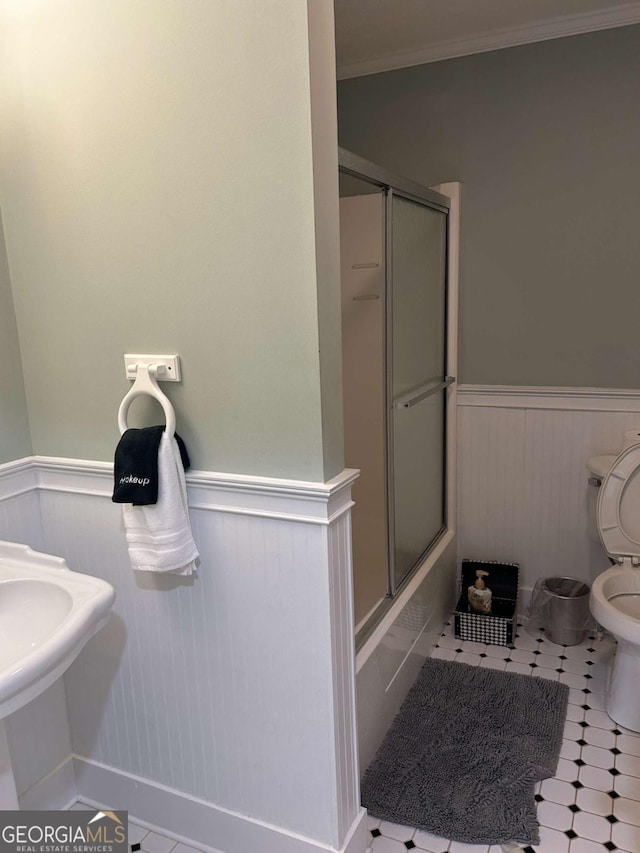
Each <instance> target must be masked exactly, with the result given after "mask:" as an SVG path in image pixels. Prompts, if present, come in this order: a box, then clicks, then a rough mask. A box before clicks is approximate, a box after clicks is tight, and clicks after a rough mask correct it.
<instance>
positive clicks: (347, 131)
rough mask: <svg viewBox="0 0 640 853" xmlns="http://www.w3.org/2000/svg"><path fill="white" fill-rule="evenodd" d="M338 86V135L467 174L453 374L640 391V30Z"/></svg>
mask: <svg viewBox="0 0 640 853" xmlns="http://www.w3.org/2000/svg"><path fill="white" fill-rule="evenodd" d="M338 93H339V98H338V116H339V133H340V144H341V145H343V146H344V147H346V148H349V149H351V150H352V151H354V152H356V153H358V154H360V155H362V156H364V157H366V158H368V159H370V160H373V161H376V162H379V163H380V164H382V165H384V166H386V167H388V168H389V169H391V170H393V171H395V172H396V173H399V174H402V175H406V176H407V177H410V178H414V179H416V180H418V181H420V182H422V183H423V184H426V185H432V184H436V183H439V182H441V181H462V182H463V184H464V186H463V201H462V249H461V251H462V280H461V286H460V302H461V304H460V331H461V334H460V379H461V380H462V381H463V382H469V383H481V384H484V383H487V384H514V385H566V386H602V387H633V388H638V387H640V334H639V332H638V330H639V328H640V240H639V239H638V224H639V223H640V108H639V103H640V102H639V93H640V27H637V26H634V27H624V28H620V29H613V30H607V31H605V32H600V33H592V34H589V35H582V36H578V37H574V38H566V39H559V40H555V41H547V42H542V43H539V44H532V45H526V46H523V47H517V48H512V49H509V50H501V51H495V52H493V53H485V54H480V55H476V56H469V57H464V58H461V59H454V60H449V61H446V62H439V63H434V64H430V65H423V66H419V67H415V68H409V69H404V70H400V71H392V72H388V73H385V74H378V75H374V76H370V77H362V78H358V79H353V80H347V81H344V82H342V83H340V84H339V87H338Z"/></svg>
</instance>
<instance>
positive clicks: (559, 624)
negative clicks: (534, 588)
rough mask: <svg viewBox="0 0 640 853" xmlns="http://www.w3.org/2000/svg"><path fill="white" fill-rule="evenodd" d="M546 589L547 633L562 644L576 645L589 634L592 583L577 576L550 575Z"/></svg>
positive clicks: (545, 582) (550, 637) (553, 641)
mask: <svg viewBox="0 0 640 853" xmlns="http://www.w3.org/2000/svg"><path fill="white" fill-rule="evenodd" d="M543 590H544V594H545V597H546V599H547V601H546V605H547V606H546V619H545V622H546V624H545V631H546V634H547V636H548V637H549V639H550V640H551V642H552V643H558V645H560V646H577V645H578V643H581V642H582V641H583V640H584V638H585V637H586V636H587V631H588V630H589V625H590V623H591V614H590V611H589V592H590V591H591V589H590V587H589V584H586V583H585V582H584V581H580V580H576V578H547V579H546V580H545V581H544V584H543Z"/></svg>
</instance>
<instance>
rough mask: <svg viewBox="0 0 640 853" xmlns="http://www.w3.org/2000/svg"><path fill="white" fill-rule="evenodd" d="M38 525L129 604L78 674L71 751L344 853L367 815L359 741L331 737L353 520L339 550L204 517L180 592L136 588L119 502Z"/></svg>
mask: <svg viewBox="0 0 640 853" xmlns="http://www.w3.org/2000/svg"><path fill="white" fill-rule="evenodd" d="M347 509H348V507H347ZM41 511H42V518H43V525H44V534H45V542H46V546H47V550H49V551H51V552H53V553H57V554H63V555H64V556H65V558H66V559H67V561H68V563H69V565H70V567H71V568H72V569H76V570H78V571H87V572H90V573H91V574H94V575H97V576H99V577H102V578H104V579H105V580H107V581H109V582H110V583H112V584H113V586H114V587H115V589H116V604H115V607H114V616H113V618H112V619H111V622H110V623H109V625H108V626H107V627H106V628H105V629H104V630H103V631H102V632H100V634H99V635H98V636H96V637H95V638H93V640H91V641H90V643H89V644H88V645H87V647H86V648H85V650H84V651H83V652H82V653H81V655H80V656H79V658H78V659H77V661H76V662H75V663H74V664H73V665H72V666H71V667H70V669H69V670H68V671H67V673H66V675H65V685H66V690H67V699H68V708H69V721H70V729H71V734H72V744H73V751H74V752H75V753H77V754H78V755H81V756H84V757H87V758H89V759H92V760H95V761H98V762H100V763H102V764H105V765H108V766H110V767H114V768H117V769H119V770H122V771H125V772H128V773H132V774H135V775H137V776H141V777H143V778H147V779H151V780H153V781H154V782H156V783H160V784H162V785H166V786H168V787H170V788H174V789H177V790H179V791H183V792H186V793H188V794H191V795H193V796H196V797H198V798H201V799H203V800H205V801H208V802H211V803H215V804H217V805H218V806H221V807H223V808H229V809H233V810H234V811H237V812H240V813H243V814H246V815H248V816H250V817H252V818H256V819H261V820H265V821H267V822H269V823H271V824H275V825H276V826H282V827H285V828H287V829H290V830H293V831H295V832H299V833H301V834H304V835H307V836H309V837H310V838H316V839H320V840H323V841H325V842H326V843H328V844H332V845H334V846H339V844H340V843H341V837H342V835H343V834H344V831H346V829H345V827H346V828H348V826H350V825H351V823H352V821H353V820H354V818H355V816H356V814H357V807H356V806H357V803H356V799H357V793H356V791H357V774H356V773H355V767H354V761H353V758H350V755H352V753H353V749H354V747H353V741H354V739H355V734H354V733H353V726H351V727H349V726H348V725H347V726H346V729H345V731H344V732H341V731H335V730H334V726H340V725H342V723H341V722H340V721H339V720H335V719H334V714H335V713H336V712H339V713H345V714H346V713H347V711H348V708H349V704H350V703H351V704H352V703H353V688H352V689H351V692H349V690H348V689H346V688H345V684H344V682H345V680H346V681H348V680H349V677H350V675H349V669H348V665H347V661H346V659H345V658H344V654H345V652H344V649H343V648H342V641H343V639H344V637H342V636H341V637H340V638H339V639H338V641H337V643H336V644H335V645H334V646H333V658H332V636H331V627H332V626H331V616H330V610H331V607H332V606H337V604H338V600H341V597H342V596H343V595H345V594H346V587H344V584H345V580H344V578H341V577H340V576H341V575H342V574H343V573H344V572H347V571H348V570H349V572H350V558H349V554H348V553H347V554H345V555H343V557H342V558H341V559H340V560H339V563H338V564H337V565H335V566H333V565H332V566H329V559H330V558H331V559H333V558H334V557H336V555H337V553H336V552H338V551H340V550H341V549H342V548H344V547H345V546H346V544H347V542H348V537H347V536H346V533H345V532H344V530H342V531H341V529H340V525H341V524H344V522H343V521H342V516H340V517H339V518H337V519H336V520H335V522H334V525H337V527H336V529H335V531H334V532H332V534H331V535H332V538H333V542H332V543H330V542H329V540H328V535H329V534H328V531H329V530H331V529H332V527H331V526H330V525H329V526H327V525H326V524H324V525H322V524H319V523H316V522H315V521H313V522H309V523H300V522H299V521H293V522H292V521H290V520H282V519H277V518H275V519H274V518H266V517H259V516H254V515H245V514H242V513H237V512H229V513H225V512H217V511H213V512H212V511H210V510H199V509H193V508H192V509H191V521H192V526H193V530H194V537H195V539H196V542H197V543H198V548H199V550H200V554H201V557H202V564H201V566H200V569H199V571H198V575H197V577H196V578H194V579H189V578H185V579H182V578H169V577H156V576H154V575H137V576H136V575H134V573H133V572H132V571H131V569H130V566H129V562H128V558H127V553H126V546H125V540H124V535H123V533H122V531H121V529H120V512H119V507H117V506H115V505H114V504H112V503H111V501H110V500H109V499H108V498H105V497H102V496H98V495H82V494H76V493H73V492H66V491H50V490H43V491H42V492H41ZM332 551H333V553H331V552H332ZM331 583H333V584H335V585H338V588H337V590H336V594H335V595H334V599H335V600H334V601H333V602H332V600H331V595H332V592H331ZM344 606H346V605H343V610H344ZM335 618H336V624H338V625H340V624H342V621H343V620H344V618H345V614H344V612H339V613H337V614H336V617H335ZM348 648H351V645H350V644H349V646H348ZM334 666H335V668H336V671H335V672H334V671H333V670H334ZM334 679H335V680H334ZM332 696H333V697H334V703H335V707H332V704H331V697H332ZM347 722H348V715H347ZM349 729H351V731H349ZM336 744H337V745H336ZM283 768H286V772H283ZM354 780H355V781H354ZM338 809H342V810H343V811H342V812H341V814H340V816H337V810H338Z"/></svg>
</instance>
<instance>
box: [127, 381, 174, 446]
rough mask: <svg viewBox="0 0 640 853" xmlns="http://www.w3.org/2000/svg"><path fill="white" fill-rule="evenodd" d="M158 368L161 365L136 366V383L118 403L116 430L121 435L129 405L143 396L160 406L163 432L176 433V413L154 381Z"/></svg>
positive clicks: (171, 434)
mask: <svg viewBox="0 0 640 853" xmlns="http://www.w3.org/2000/svg"><path fill="white" fill-rule="evenodd" d="M158 367H162V365H157V364H138V365H137V370H136V381H135V382H134V383H133V387H132V388H131V389H130V390H129V392H128V393H127V394H125V396H124V399H123V400H122V402H121V403H120V408H119V409H118V428H119V429H120V434H121V435H122V433H123V432H125V430H127V429H128V426H127V412H128V411H129V406H130V405H131V403H133V401H134V400H135V399H136V397H142V396H143V395H144V394H148V395H149V396H151V397H155V399H156V400H157V401H158V402H159V403H160V405H161V406H162V409H163V411H164V416H165V420H166V422H167V425H166V427H165V432H166V433H167V434H168V435H170V436H173V434H174V432H175V431H176V413H175V412H174V410H173V406H172V405H171V401H170V400H169V398H168V397H167V395H166V394H164V392H163V391H161V390H160V386H159V385H158V380H157V379H156V373H157V372H158Z"/></svg>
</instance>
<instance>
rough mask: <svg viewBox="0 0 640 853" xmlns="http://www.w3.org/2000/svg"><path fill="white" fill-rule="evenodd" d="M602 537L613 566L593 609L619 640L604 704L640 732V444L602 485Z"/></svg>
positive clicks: (599, 584)
mask: <svg viewBox="0 0 640 853" xmlns="http://www.w3.org/2000/svg"><path fill="white" fill-rule="evenodd" d="M596 515H597V525H598V531H599V533H600V539H601V541H602V544H603V545H604V547H605V549H606V551H607V553H608V554H609V556H610V557H611V558H612V559H613V560H614V561H615V565H614V566H613V568H610V569H607V570H606V571H604V572H602V574H600V575H598V577H597V578H596V580H595V581H594V583H593V586H592V588H591V597H590V600H589V606H590V608H591V613H592V615H593V617H594V619H595V620H596V621H597V622H598V623H599V624H600V625H601V626H602V627H603V628H606V629H607V631H609V632H610V633H611V634H612V635H613V637H614V638H615V639H616V640H617V649H616V655H615V658H614V661H613V669H612V671H611V673H610V677H609V682H608V687H607V694H606V697H605V705H606V709H607V713H608V714H609V716H610V717H611V719H612V720H615V722H617V723H619V724H620V725H622V726H625V728H628V729H632V730H633V731H640V444H636V445H634V446H633V447H629V448H628V449H627V450H624V451H623V452H622V453H621V454H620V456H618V457H617V458H616V459H615V461H614V462H613V465H612V466H611V468H610V470H609V472H608V473H607V474H606V476H605V477H604V480H603V481H602V486H601V488H600V494H599V496H598V505H597V512H596Z"/></svg>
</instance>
